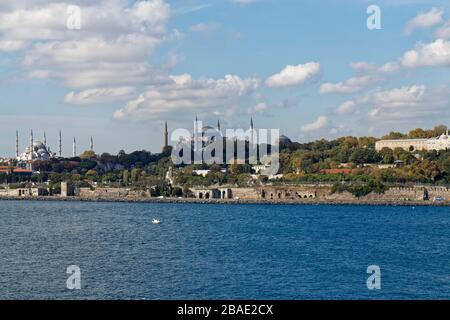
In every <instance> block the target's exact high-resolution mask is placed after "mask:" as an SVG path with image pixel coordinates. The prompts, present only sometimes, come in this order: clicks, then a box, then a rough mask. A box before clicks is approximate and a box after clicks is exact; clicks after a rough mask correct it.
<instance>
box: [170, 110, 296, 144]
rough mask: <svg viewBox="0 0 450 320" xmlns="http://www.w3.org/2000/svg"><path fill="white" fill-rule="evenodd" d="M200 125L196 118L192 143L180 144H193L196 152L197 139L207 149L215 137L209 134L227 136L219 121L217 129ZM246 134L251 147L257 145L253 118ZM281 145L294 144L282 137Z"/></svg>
mask: <svg viewBox="0 0 450 320" xmlns="http://www.w3.org/2000/svg"><path fill="white" fill-rule="evenodd" d="M199 124H201V121H199V120H198V118H197V116H196V117H195V122H194V134H192V136H191V139H190V141H189V140H187V141H180V142H181V143H191V144H192V145H193V147H194V150H195V147H196V144H195V139H198V140H199V141H198V142H199V145H200V146H201V147H200V148H201V149H203V148H205V146H206V145H208V144H209V143H211V142H213V141H214V136H211V137H210V136H209V133H211V132H216V133H218V135H219V136H222V137H225V135H224V134H223V132H222V130H221V128H220V121H219V120H217V126H216V127H215V128H213V127H211V126H207V125H206V126H203V127H202V128H201V129H200V128H199ZM195 133H197V136H195ZM246 134H248V137H245V140H246V141H248V143H249V144H250V145H256V144H257V141H253V140H254V138H255V137H256V136H257V134H256V130H255V128H254V125H253V118H250V127H249V129H248V131H247V133H246ZM279 143H282V144H285V145H287V144H290V143H292V140H291V139H290V138H288V137H287V136H285V135H281V136H280V137H279ZM168 146H169V130H168V126H167V121H166V122H165V125H164V148H166V147H168Z"/></svg>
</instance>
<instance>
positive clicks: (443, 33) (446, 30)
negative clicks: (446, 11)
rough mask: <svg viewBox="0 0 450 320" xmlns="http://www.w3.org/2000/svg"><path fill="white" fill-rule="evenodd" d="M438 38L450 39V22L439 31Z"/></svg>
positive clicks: (437, 32)
mask: <svg viewBox="0 0 450 320" xmlns="http://www.w3.org/2000/svg"><path fill="white" fill-rule="evenodd" d="M436 37H438V38H441V39H450V20H449V21H447V22H446V23H445V24H444V25H443V26H442V27H440V28H439V29H437V31H436Z"/></svg>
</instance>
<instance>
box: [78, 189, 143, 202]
mask: <svg viewBox="0 0 450 320" xmlns="http://www.w3.org/2000/svg"><path fill="white" fill-rule="evenodd" d="M77 191H78V192H77V195H78V196H79V197H80V198H85V199H111V200H114V199H140V198H145V197H150V194H149V192H148V191H141V190H131V189H128V188H95V189H94V190H91V189H90V188H79V189H78V190H77Z"/></svg>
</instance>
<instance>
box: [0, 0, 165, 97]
mask: <svg viewBox="0 0 450 320" xmlns="http://www.w3.org/2000/svg"><path fill="white" fill-rule="evenodd" d="M14 2H15V5H0V52H1V51H19V52H21V53H22V54H23V57H24V58H23V62H22V67H23V68H24V71H25V72H26V73H28V76H29V77H30V78H34V79H56V80H58V81H62V83H64V84H65V85H66V86H67V87H69V88H72V89H82V90H83V91H82V92H80V93H74V92H72V94H73V95H69V99H67V97H66V101H72V102H73V101H75V102H76V103H80V102H79V99H82V101H83V102H82V103H88V101H96V99H91V98H89V99H88V98H86V96H85V94H86V93H89V97H91V96H94V95H95V94H94V93H96V94H97V95H98V96H99V97H100V96H101V97H102V98H101V99H100V100H107V98H106V95H107V94H111V97H110V98H111V99H113V98H115V97H116V96H115V94H116V93H117V88H123V87H130V86H139V85H143V84H148V83H150V81H151V80H152V77H154V76H155V75H153V74H151V68H150V65H149V63H148V61H149V58H150V56H151V55H152V53H153V51H154V49H155V48H156V47H157V46H158V45H160V44H161V43H162V42H164V41H167V40H168V39H170V37H171V34H169V33H168V32H167V31H166V24H167V22H168V19H169V17H170V7H169V5H168V4H166V3H165V2H164V1H163V0H149V1H137V2H134V3H133V4H130V5H127V4H126V2H125V1H116V0H114V1H105V0H102V1H99V2H93V1H88V0H74V1H72V2H71V4H74V5H82V6H81V30H69V29H68V28H67V27H66V22H67V18H68V14H67V7H68V6H69V4H67V3H63V2H58V1H56V2H55V1H45V0H34V1H18V2H16V1H14ZM89 90H91V91H89Z"/></svg>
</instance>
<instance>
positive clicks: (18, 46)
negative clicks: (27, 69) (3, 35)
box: [0, 40, 26, 52]
mask: <svg viewBox="0 0 450 320" xmlns="http://www.w3.org/2000/svg"><path fill="white" fill-rule="evenodd" d="M25 45H26V44H25V42H24V41H20V40H0V52H1V51H3V52H12V51H18V50H22V49H23V48H25Z"/></svg>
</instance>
